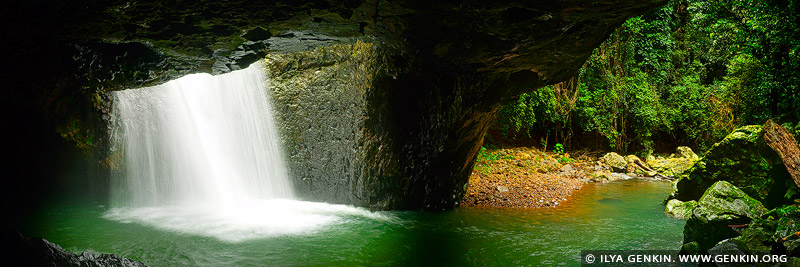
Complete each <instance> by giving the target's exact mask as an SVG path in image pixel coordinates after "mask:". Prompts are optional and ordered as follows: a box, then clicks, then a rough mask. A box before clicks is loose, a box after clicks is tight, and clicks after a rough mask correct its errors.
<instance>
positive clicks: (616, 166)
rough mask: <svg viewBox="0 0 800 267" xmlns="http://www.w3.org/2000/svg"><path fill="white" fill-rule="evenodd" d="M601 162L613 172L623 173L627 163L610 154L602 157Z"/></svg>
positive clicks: (612, 153)
mask: <svg viewBox="0 0 800 267" xmlns="http://www.w3.org/2000/svg"><path fill="white" fill-rule="evenodd" d="M603 161H604V162H605V163H606V165H608V166H609V167H611V170H613V171H615V172H625V171H626V168H627V167H628V162H627V161H626V160H625V158H623V157H622V156H620V155H619V154H617V153H614V152H610V153H607V154H605V155H604V156H603Z"/></svg>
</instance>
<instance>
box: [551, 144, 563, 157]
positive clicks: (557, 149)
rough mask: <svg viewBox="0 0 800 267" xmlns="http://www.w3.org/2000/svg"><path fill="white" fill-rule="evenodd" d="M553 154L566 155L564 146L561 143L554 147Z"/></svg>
mask: <svg viewBox="0 0 800 267" xmlns="http://www.w3.org/2000/svg"><path fill="white" fill-rule="evenodd" d="M553 153H556V154H559V155H561V154H564V145H562V144H561V143H558V144H556V145H555V146H554V147H553Z"/></svg>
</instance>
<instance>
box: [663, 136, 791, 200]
mask: <svg viewBox="0 0 800 267" xmlns="http://www.w3.org/2000/svg"><path fill="white" fill-rule="evenodd" d="M651 166H652V165H651ZM718 181H728V182H730V183H731V184H733V185H735V186H737V187H738V188H741V190H742V191H744V192H745V193H747V194H748V195H749V196H751V197H753V198H754V199H756V200H758V201H761V202H763V203H764V204H765V205H766V206H767V207H775V206H778V205H779V204H780V203H782V202H783V201H784V196H785V195H786V194H787V189H789V188H790V187H788V186H791V187H795V185H794V184H791V183H792V181H791V179H789V173H788V172H787V171H786V168H785V167H784V166H783V163H782V161H781V159H780V157H779V156H778V154H777V153H775V151H773V150H772V149H771V148H769V147H768V146H767V145H766V143H765V142H764V139H763V131H762V127H761V126H759V125H749V126H744V127H741V128H738V129H736V130H734V131H733V132H732V133H730V134H729V135H728V136H726V137H725V138H724V139H723V140H722V141H720V142H719V143H716V144H714V146H712V147H711V149H709V150H708V151H707V152H706V153H705V154H704V155H703V157H702V158H701V159H700V160H699V161H698V162H697V163H696V164H695V165H694V167H692V168H691V170H689V174H688V175H684V176H682V177H680V180H679V181H678V183H677V186H676V187H677V192H676V194H675V197H676V198H677V199H679V200H681V201H688V200H694V199H698V198H699V197H700V196H701V195H702V194H703V192H705V191H706V189H707V188H709V187H710V186H711V185H712V184H714V183H715V182H718ZM787 182H789V183H790V184H787ZM792 192H794V191H792ZM790 194H791V193H790Z"/></svg>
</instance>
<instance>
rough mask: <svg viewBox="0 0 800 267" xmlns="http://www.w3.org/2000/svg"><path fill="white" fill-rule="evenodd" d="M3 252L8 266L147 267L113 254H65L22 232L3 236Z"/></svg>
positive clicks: (59, 249) (52, 245) (8, 233)
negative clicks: (23, 234) (21, 233)
mask: <svg viewBox="0 0 800 267" xmlns="http://www.w3.org/2000/svg"><path fill="white" fill-rule="evenodd" d="M0 235H2V236H0V248H2V250H0V253H2V256H3V263H4V265H8V266H91V267H94V266H97V267H100V266H120V267H122V266H124V267H144V266H145V265H144V263H142V262H138V261H134V260H131V259H127V258H123V257H120V256H116V255H112V254H97V253H91V252H83V253H81V254H80V255H78V254H75V253H72V252H68V251H65V250H64V249H62V248H61V246H59V245H56V244H53V243H52V242H50V241H47V240H45V239H41V238H25V237H22V235H20V234H19V233H15V232H3V233H0Z"/></svg>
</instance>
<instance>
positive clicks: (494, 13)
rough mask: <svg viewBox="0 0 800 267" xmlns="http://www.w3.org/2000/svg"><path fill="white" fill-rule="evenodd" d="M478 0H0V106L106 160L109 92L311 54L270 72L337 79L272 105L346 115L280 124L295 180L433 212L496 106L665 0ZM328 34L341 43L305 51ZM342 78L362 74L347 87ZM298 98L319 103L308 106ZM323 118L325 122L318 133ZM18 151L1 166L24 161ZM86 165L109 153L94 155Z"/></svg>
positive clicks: (329, 196)
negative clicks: (307, 128)
mask: <svg viewBox="0 0 800 267" xmlns="http://www.w3.org/2000/svg"><path fill="white" fill-rule="evenodd" d="M484 2H486V1H375V0H373V1H358V0H352V1H325V0H321V1H320V0H317V1H271V2H270V3H249V2H248V1H226V2H213V1H212V2H211V3H204V4H197V3H194V2H193V1H185V2H184V1H166V2H163V3H162V2H161V1H153V3H146V2H142V1H136V2H125V1H88V2H87V1H82V2H80V3H74V2H72V3H64V2H57V3H56V2H54V3H48V2H46V1H45V2H36V3H29V2H24V3H23V2H20V3H6V4H3V5H5V7H4V8H3V10H4V16H3V19H2V20H3V22H4V24H5V25H7V27H3V28H2V30H0V31H2V35H3V37H4V38H3V40H2V45H3V47H4V49H3V52H2V53H3V55H4V58H6V59H7V62H10V63H11V64H3V67H2V68H3V69H2V72H1V73H2V74H1V75H3V77H2V78H3V80H4V81H8V82H7V83H8V84H7V86H6V88H5V89H4V90H3V92H2V93H3V95H2V98H3V101H4V102H5V103H4V104H5V105H4V106H5V107H6V108H7V109H9V110H16V109H19V110H34V111H35V112H34V114H32V115H31V114H29V115H23V116H32V117H39V116H41V117H43V118H45V120H44V121H46V123H47V127H44V128H50V129H53V130H54V131H55V132H57V133H58V134H59V135H61V136H62V138H64V139H66V140H68V141H69V142H71V143H73V144H74V145H76V146H78V147H80V148H82V149H84V150H85V151H89V152H91V153H95V154H99V156H100V158H106V157H107V156H108V155H105V154H106V153H107V152H106V149H105V147H106V141H105V129H106V125H105V122H106V119H105V116H107V114H108V112H109V110H108V108H109V107H110V103H109V101H110V98H109V97H108V95H107V92H109V91H112V90H120V89H126V88H136V87H141V86H149V85H154V84H158V83H162V82H165V81H167V80H169V79H173V78H176V77H179V76H182V75H185V74H189V73H194V72H211V73H223V72H227V71H231V70H236V69H239V68H242V67H244V66H246V65H248V64H250V63H252V62H254V61H256V60H259V59H262V58H265V57H266V58H267V59H271V60H273V62H276V63H281V62H283V63H287V62H293V61H297V60H300V61H299V62H304V61H302V60H306V61H305V62H308V60H310V59H312V58H313V59H314V60H316V61H318V62H322V63H324V64H317V65H313V64H311V65H303V64H299V65H292V66H295V67H294V68H295V69H292V67H290V68H285V67H284V68H282V69H274V70H271V71H272V72H274V73H273V74H274V75H275V77H279V78H280V77H283V79H295V78H296V77H295V76H293V75H294V74H290V73H288V72H284V73H282V71H301V72H302V71H303V70H311V69H315V68H316V69H318V70H320V69H323V68H329V67H331V66H333V67H336V68H339V69H336V70H332V69H330V70H331V71H332V72H330V73H328V72H323V73H322V74H324V75H327V74H331V73H333V74H336V73H339V74H337V75H339V76H336V77H330V76H324V75H323V76H321V77H318V78H337V77H338V78H339V79H340V80H339V81H332V82H331V84H328V85H324V84H323V85H320V84H319V83H317V84H316V85H315V84H314V83H308V85H309V86H310V87H306V88H329V89H331V90H333V91H330V92H328V93H327V94H320V95H313V94H314V92H317V91H307V93H308V94H309V95H303V96H298V97H297V98H287V97H284V98H283V99H282V100H281V99H280V98H279V99H278V100H277V102H278V103H290V102H293V101H295V102H297V101H299V102H297V103H298V104H300V105H307V101H312V102H311V103H313V100H314V99H316V100H320V101H322V100H321V99H322V97H337V99H338V100H341V101H343V102H336V103H337V104H335V106H336V105H338V107H340V109H339V110H338V111H337V112H344V113H342V114H345V113H346V114H348V117H345V118H343V119H342V120H339V119H336V120H333V119H329V120H325V119H324V117H323V120H322V122H321V124H317V126H315V127H317V128H316V130H314V131H317V132H315V133H314V134H316V136H317V137H319V138H317V139H315V140H318V141H319V140H327V139H325V138H328V137H331V136H339V137H340V138H344V137H346V138H344V139H341V140H342V141H341V142H340V143H338V144H336V143H334V144H331V146H332V148H330V149H333V151H328V152H329V153H331V155H330V156H329V157H325V156H324V155H315V156H319V157H320V158H318V159H312V157H311V155H312V154H303V153H309V152H308V151H309V150H305V152H303V149H312V150H313V149H314V147H309V146H308V145H309V144H308V143H303V142H304V141H303V140H306V139H307V138H310V137H312V136H313V135H314V134H312V133H310V132H302V131H294V133H293V134H294V137H291V138H299V137H302V138H304V139H294V141H292V140H290V139H291V138H290V137H287V140H289V143H288V145H289V147H288V148H287V149H288V150H290V151H292V152H295V154H293V156H295V157H296V158H298V160H297V161H293V163H292V164H294V166H293V172H294V173H295V174H297V175H298V176H299V177H297V179H298V183H300V184H299V186H300V187H301V188H304V189H303V190H304V191H307V192H309V195H315V194H314V193H317V194H316V196H317V197H316V198H318V199H319V200H328V201H335V202H346V203H354V204H358V205H367V206H372V207H375V208H400V209H419V208H423V209H447V208H452V207H454V206H456V205H457V203H458V201H459V198H460V196H461V195H463V192H464V191H465V187H466V183H467V178H468V176H469V173H470V171H471V168H472V162H473V160H474V158H475V155H476V153H477V151H478V149H479V148H480V144H481V142H482V138H483V134H484V133H485V131H486V129H487V127H488V124H489V123H490V122H491V119H492V118H493V116H494V114H495V112H496V110H497V108H498V107H499V106H500V105H501V104H502V103H505V102H507V101H510V100H512V99H514V98H515V97H517V96H518V95H520V94H521V93H523V92H526V91H530V90H533V89H535V88H538V87H541V86H543V85H546V84H552V83H556V82H559V81H562V80H565V79H567V78H569V77H572V76H574V74H575V73H576V72H577V70H578V68H579V67H580V66H581V65H582V64H583V62H584V61H585V59H586V58H587V57H588V56H589V54H590V53H591V51H592V50H593V49H594V48H595V47H596V46H598V45H599V44H600V43H601V42H602V41H603V40H604V39H605V38H606V37H607V36H608V35H609V33H610V32H611V31H612V30H613V29H614V28H615V27H617V26H619V25H620V24H621V23H622V22H623V21H624V20H625V19H626V18H628V17H630V16H635V15H638V14H640V13H642V12H644V11H645V10H647V9H649V8H652V7H655V6H657V5H659V4H662V3H663V2H664V1H663V0H608V1H578V0H575V1H511V0H507V1H491V3H484ZM332 45H341V47H339V48H331V49H333V50H336V49H339V50H341V51H338V52H336V51H334V52H331V51H328V52H325V51H320V50H319V49H317V48H319V47H331V46H332ZM315 49H317V50H315ZM348 49H350V50H353V51H356V50H358V49H362V50H358V51H361V52H363V53H361V54H354V53H355V52H353V53H350V54H348V51H347V50H348ZM303 51H316V52H303ZM303 53H306V54H305V55H304V54H303ZM308 53H312V54H308ZM314 53H316V54H314ZM326 53H327V54H326ZM345 54H348V55H347V56H344V57H339V58H335V57H334V58H328V59H325V58H318V57H317V56H320V55H321V56H323V57H331V56H332V55H345ZM298 55H299V56H298ZM303 55H304V56H303ZM292 57H295V58H292ZM303 57H306V59H303ZM314 60H312V61H314ZM326 62H327V63H326ZM348 62H349V63H348ZM287 66H288V65H287ZM275 68H277V67H275ZM345 71H347V72H348V73H345ZM314 73H316V71H315V72H308V73H305V74H303V75H313V74H314ZM281 75H283V76H281ZM287 75H288V76H287ZM348 75H349V76H348ZM342 77H347V79H350V80H352V81H354V82H361V83H362V84H360V85H352V84H349V85H347V84H345V83H343V82H342V81H346V80H341V79H342ZM307 78H308V79H311V78H309V77H307ZM315 81H319V79H316V80H315ZM337 83H339V84H337ZM314 86H317V87H314ZM320 86H321V87H320ZM345 87H347V88H349V89H347V90H344V91H342V90H340V89H342V88H345ZM283 88H284V89H282V90H283V92H285V93H286V92H289V91H287V90H293V89H289V87H283ZM337 88H338V89H337ZM334 89H335V90H334ZM336 90H340V91H336ZM350 90H355V91H350ZM298 92H299V91H298ZM282 101H283V102H282ZM303 101H306V102H303ZM325 101H330V100H325ZM325 101H323V102H320V103H324V102H325ZM348 101H349V102H348ZM348 103H349V105H348ZM283 108H284V109H286V110H284V111H285V113H284V114H289V113H286V112H288V110H289V108H288V106H287V107H283ZM298 110H299V109H298ZM305 110H306V111H309V112H310V113H313V114H326V112H325V110H324V109H323V108H322V107H321V106H316V107H311V106H308V109H305ZM292 114H295V115H292V116H295V117H294V118H295V119H296V118H298V117H297V115H296V113H292ZM327 114H339V113H327ZM284 119H285V120H289V121H290V120H295V119H291V118H290V117H284ZM15 121H16V120H15ZM319 125H324V127H323V126H319ZM11 127H12V128H13V127H14V126H13V125H12V126H11ZM286 127H290V126H286ZM291 127H295V126H291ZM325 127H328V128H330V127H334V128H335V129H333V130H331V129H328V130H331V132H330V134H324V133H325V132H324V131H325V129H326V128H325ZM32 128H36V129H39V128H42V127H32ZM312 128H313V127H312ZM289 130H290V129H287V132H285V134H286V135H287V136H289V135H291V134H292V133H290V131H289ZM295 130H297V129H295ZM18 134H19V135H20V136H25V135H26V134H25V133H24V132H20V133H18ZM323 137H325V138H323ZM312 139H314V138H312ZM19 149H20V150H23V149H28V148H26V147H24V146H20V147H19ZM317 149H320V148H317ZM320 151H321V150H320ZM343 151H345V152H343ZM347 151H349V152H347ZM326 153H327V152H326ZM337 153H339V154H337ZM342 155H350V156H353V157H350V156H342ZM301 159H302V160H301ZM323 159H325V160H323ZM17 160H18V162H12V163H11V164H15V165H19V166H35V165H36V164H35V161H33V160H30V159H17ZM331 161H337V162H336V163H331ZM326 162H327V163H326ZM100 164H101V165H103V166H111V165H113V164H111V162H110V159H108V158H106V159H105V160H101V161H100ZM343 166H346V167H343ZM342 171H343V172H342ZM20 172H24V168H21V169H20ZM326 176H328V178H324V177H326ZM330 176H335V177H330ZM324 179H333V180H324ZM323 180H324V181H325V182H323ZM314 181H317V182H314ZM332 184H335V185H334V186H331V185H332ZM331 188H339V189H331ZM342 188H347V189H348V190H350V192H346V190H344V189H342ZM340 189H341V190H340Z"/></svg>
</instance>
